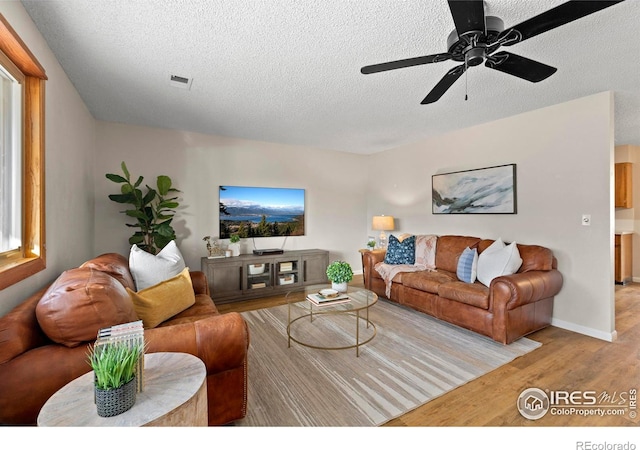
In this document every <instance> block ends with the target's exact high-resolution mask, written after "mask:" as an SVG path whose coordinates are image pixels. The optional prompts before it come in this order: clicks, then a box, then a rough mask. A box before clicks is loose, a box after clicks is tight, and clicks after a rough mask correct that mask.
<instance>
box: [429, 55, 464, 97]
mask: <svg viewBox="0 0 640 450" xmlns="http://www.w3.org/2000/svg"><path fill="white" fill-rule="evenodd" d="M465 70H466V68H465V66H464V64H463V65H461V66H456V67H454V68H453V69H451V70H449V71H448V72H447V74H446V75H445V76H444V77H442V79H441V80H440V81H438V84H436V85H435V87H434V88H433V89H431V92H429V94H428V95H427V96H426V97H425V98H424V100H422V101H421V102H420V104H421V105H426V104H428V103H433V102H437V101H438V100H440V97H442V96H443V95H444V93H445V92H447V90H448V89H449V88H450V87H451V86H453V83H455V82H456V80H457V79H458V78H460V77H461V76H462V74H463V73H464V72H465Z"/></svg>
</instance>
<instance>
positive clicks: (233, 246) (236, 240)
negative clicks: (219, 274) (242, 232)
mask: <svg viewBox="0 0 640 450" xmlns="http://www.w3.org/2000/svg"><path fill="white" fill-rule="evenodd" d="M229 241H230V244H229V250H231V256H240V236H238V235H237V234H232V235H231V237H230V238H229Z"/></svg>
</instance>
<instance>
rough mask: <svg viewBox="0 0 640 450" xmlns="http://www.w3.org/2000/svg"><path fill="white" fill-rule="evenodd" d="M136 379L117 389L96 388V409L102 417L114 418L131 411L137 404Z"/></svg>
mask: <svg viewBox="0 0 640 450" xmlns="http://www.w3.org/2000/svg"><path fill="white" fill-rule="evenodd" d="M137 387H138V386H137V384H136V377H133V379H132V380H131V381H129V382H128V383H126V384H123V385H122V386H120V387H119V388H116V389H107V390H104V389H98V388H97V387H95V399H96V407H97V409H98V415H99V416H100V417H113V416H117V415H118V414H122V413H123V412H125V411H128V410H129V409H131V407H132V406H133V405H134V404H135V403H136V392H137Z"/></svg>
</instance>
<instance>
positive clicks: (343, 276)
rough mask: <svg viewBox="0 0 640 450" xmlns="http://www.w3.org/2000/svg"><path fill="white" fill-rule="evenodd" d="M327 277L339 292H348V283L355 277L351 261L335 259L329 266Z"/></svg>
mask: <svg viewBox="0 0 640 450" xmlns="http://www.w3.org/2000/svg"><path fill="white" fill-rule="evenodd" d="M327 278H328V279H329V281H331V287H332V288H333V289H335V290H336V291H338V292H347V283H348V282H349V281H351V280H352V279H353V271H352V270H351V266H350V265H349V263H347V262H345V261H334V262H332V263H331V264H329V267H327Z"/></svg>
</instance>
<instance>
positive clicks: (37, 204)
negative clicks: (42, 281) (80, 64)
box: [0, 15, 47, 289]
mask: <svg viewBox="0 0 640 450" xmlns="http://www.w3.org/2000/svg"><path fill="white" fill-rule="evenodd" d="M46 79H47V77H46V75H45V72H44V69H43V68H42V66H40V64H39V63H38V61H37V60H36V58H35V57H34V56H33V55H32V54H31V52H30V51H29V49H28V48H27V47H26V45H25V44H24V42H23V41H22V39H20V37H19V36H18V35H17V34H16V32H15V31H14V30H13V28H12V27H11V26H10V25H9V24H8V23H7V21H6V19H5V18H4V17H3V16H2V15H0V289H4V288H5V287H7V286H10V285H12V284H14V283H17V282H18V281H21V280H23V279H25V278H27V277H29V276H31V275H33V274H34V273H36V272H38V271H40V270H42V269H44V268H45V261H46V260H45V248H46V247H45V234H44V223H45V221H44V219H45V217H44V84H45V80H46Z"/></svg>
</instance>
